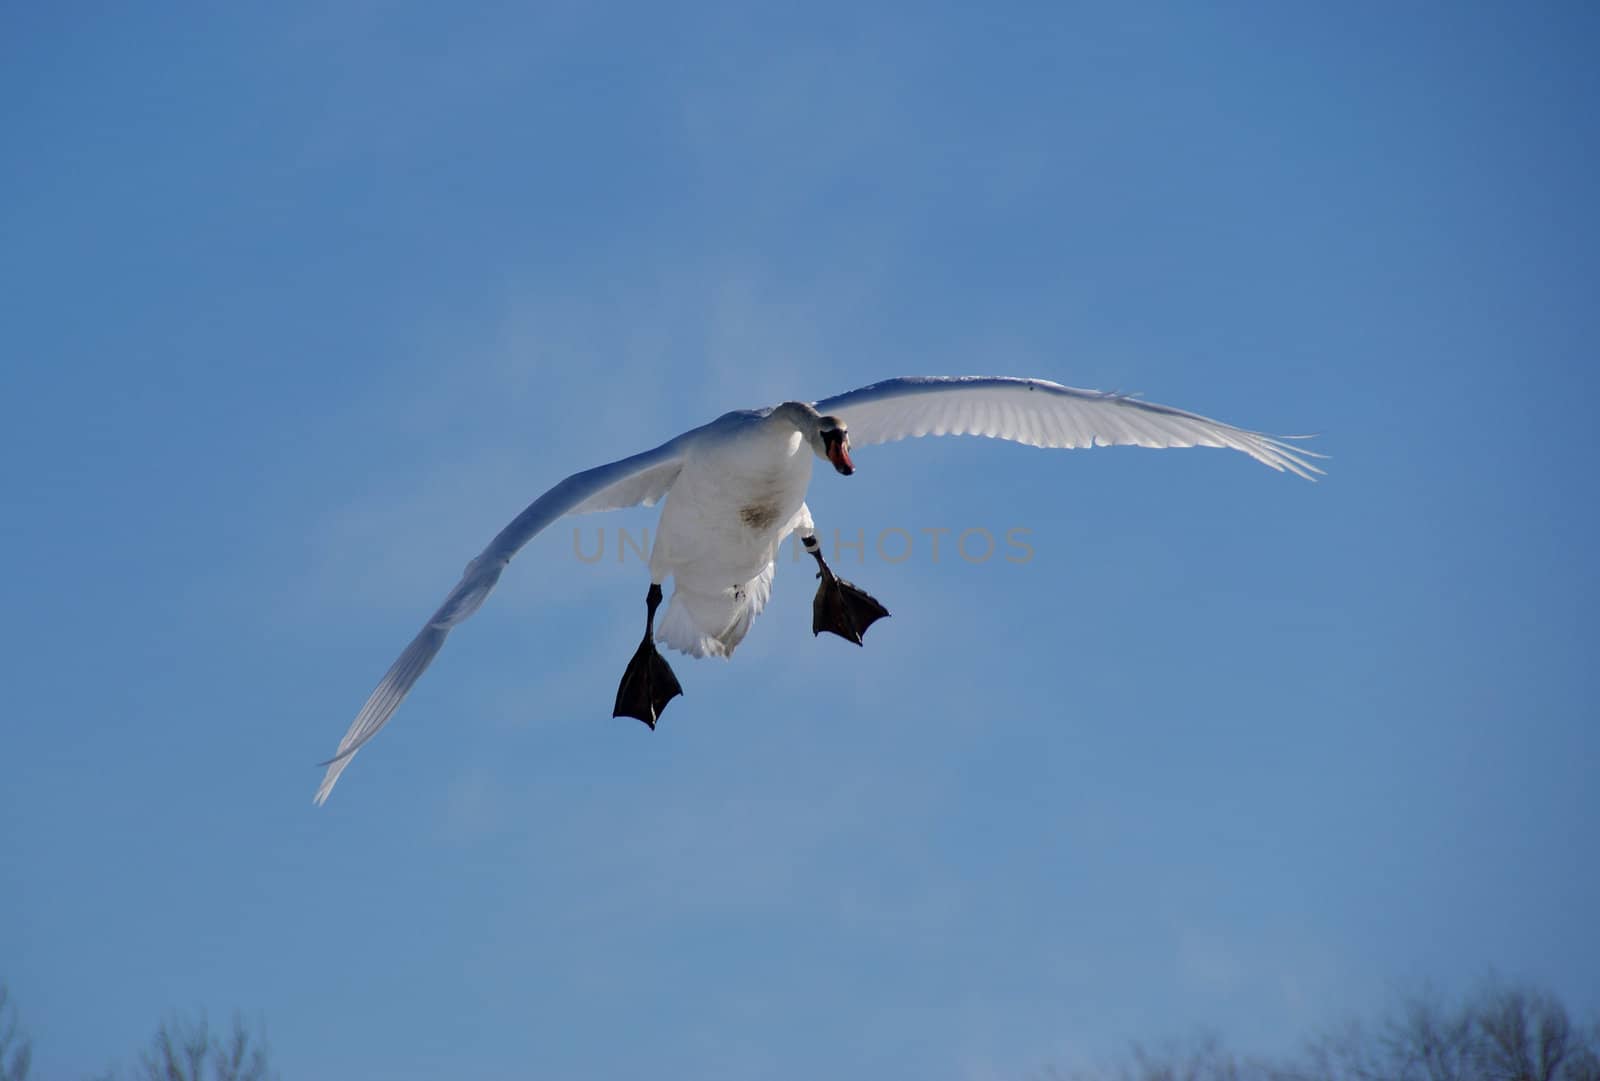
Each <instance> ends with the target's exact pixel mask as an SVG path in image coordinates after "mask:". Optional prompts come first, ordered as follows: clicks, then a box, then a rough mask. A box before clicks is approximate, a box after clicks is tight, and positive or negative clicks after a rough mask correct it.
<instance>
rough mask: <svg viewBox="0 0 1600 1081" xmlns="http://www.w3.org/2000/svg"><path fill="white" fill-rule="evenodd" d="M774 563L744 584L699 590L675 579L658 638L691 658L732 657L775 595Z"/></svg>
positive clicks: (657, 633)
mask: <svg viewBox="0 0 1600 1081" xmlns="http://www.w3.org/2000/svg"><path fill="white" fill-rule="evenodd" d="M774 569H775V568H774V565H773V564H771V563H768V564H767V566H766V568H765V569H764V570H763V571H762V572H761V573H760V574H758V575H756V576H755V577H754V578H752V579H750V581H748V582H746V583H745V584H744V585H742V586H730V587H728V588H726V589H719V590H709V591H708V590H696V589H689V588H685V587H684V586H683V585H681V584H679V583H678V582H677V581H674V582H673V588H672V599H671V600H669V601H668V602H667V610H666V612H665V613H664V614H663V615H662V617H661V622H660V623H659V624H658V625H657V627H656V640H657V641H659V642H663V643H665V644H666V645H667V647H668V648H669V649H675V650H677V651H678V652H680V653H687V654H689V655H690V656H692V657H731V656H733V651H734V648H735V647H736V646H738V644H739V643H740V642H742V641H743V640H744V636H745V634H746V633H747V632H748V631H749V630H750V624H751V623H753V622H755V618H756V616H758V615H760V614H761V609H763V608H765V607H766V606H767V598H769V597H771V596H772V575H773V571H774Z"/></svg>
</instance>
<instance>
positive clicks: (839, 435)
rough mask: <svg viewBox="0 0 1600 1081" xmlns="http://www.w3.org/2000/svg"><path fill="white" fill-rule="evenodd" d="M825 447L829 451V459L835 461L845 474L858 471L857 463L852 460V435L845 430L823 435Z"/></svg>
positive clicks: (835, 465) (834, 465)
mask: <svg viewBox="0 0 1600 1081" xmlns="http://www.w3.org/2000/svg"><path fill="white" fill-rule="evenodd" d="M822 438H823V449H824V450H826V451H827V452H828V461H830V462H832V463H833V468H835V469H837V470H838V471H839V472H840V473H843V474H844V475H845V476H847V477H848V476H849V475H850V474H851V473H854V472H855V471H856V467H855V463H854V462H852V461H851V460H850V437H849V436H847V435H845V434H844V433H843V432H829V433H828V434H827V435H824V436H823V437H822Z"/></svg>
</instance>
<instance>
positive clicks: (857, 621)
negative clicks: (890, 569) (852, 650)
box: [805, 537, 889, 646]
mask: <svg viewBox="0 0 1600 1081" xmlns="http://www.w3.org/2000/svg"><path fill="white" fill-rule="evenodd" d="M805 547H806V551H807V552H809V553H811V556H812V558H814V559H815V560H816V561H817V577H818V578H820V579H822V584H821V585H819V586H818V587H817V595H816V597H815V598H813V600H812V601H811V633H812V635H813V636H815V635H819V634H821V633H822V632H823V631H828V632H830V633H832V634H837V635H838V636H839V637H840V638H843V639H845V640H846V641H850V642H854V643H855V644H856V645H858V646H859V645H860V644H861V636H862V635H864V634H866V633H867V628H868V627H870V626H872V625H873V624H874V623H875V622H877V621H878V620H880V619H882V618H884V617H885V616H887V615H888V614H889V609H887V608H885V607H884V606H883V605H881V604H879V603H878V601H877V598H875V597H873V596H872V595H871V594H869V593H867V592H866V591H865V590H863V589H859V588H857V587H856V586H855V585H854V584H853V583H851V582H847V581H845V580H844V579H843V578H840V577H839V576H838V575H836V574H834V573H833V569H832V568H831V567H829V566H828V564H827V563H825V562H824V561H823V559H822V551H821V549H820V548H819V546H818V545H817V542H816V539H815V538H813V537H807V538H806V542H805Z"/></svg>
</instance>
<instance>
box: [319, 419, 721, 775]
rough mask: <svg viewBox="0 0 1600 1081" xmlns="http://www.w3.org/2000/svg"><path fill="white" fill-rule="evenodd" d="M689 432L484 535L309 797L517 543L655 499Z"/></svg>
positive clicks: (374, 724)
mask: <svg viewBox="0 0 1600 1081" xmlns="http://www.w3.org/2000/svg"><path fill="white" fill-rule="evenodd" d="M696 431H698V429H697V430H696ZM695 434H696V432H686V433H685V434H683V435H680V436H679V437H678V438H676V439H674V440H672V441H671V442H668V443H663V444H662V445H661V446H659V447H657V448H656V449H654V450H647V451H645V452H644V453H643V454H635V455H634V456H633V457H631V458H624V459H622V460H621V461H618V462H612V463H610V464H609V465H602V466H597V467H596V468H594V469H588V470H585V471H584V472H582V473H574V474H573V475H572V476H570V477H568V478H567V479H566V480H564V481H562V482H561V483H560V484H557V485H556V486H555V487H554V488H552V489H550V490H549V491H548V492H546V493H545V494H544V495H542V496H540V497H539V498H538V499H536V500H534V501H533V502H532V503H531V504H529V506H528V508H527V509H526V510H524V511H523V512H522V513H521V514H519V515H517V516H516V518H515V519H513V520H512V522H511V524H510V525H508V526H506V527H505V528H504V529H502V530H501V531H500V533H499V535H498V536H496V537H495V539H494V540H492V541H490V542H489V546H488V547H487V548H485V549H484V550H483V551H482V552H481V553H479V555H478V557H477V558H476V559H474V560H473V561H472V562H471V563H468V564H467V569H466V570H465V571H464V572H462V575H461V581H459V582H457V583H456V587H455V588H454V589H452V590H451V591H450V595H449V596H448V597H446V598H445V599H444V603H443V604H441V605H440V606H439V610H438V611H437V612H435V613H433V615H432V616H431V617H430V618H429V619H428V623H427V625H426V626H425V627H423V628H422V630H421V631H420V632H418V634H417V636H416V637H415V638H413V639H412V640H411V644H410V645H409V646H407V647H406V648H405V652H404V653H401V654H400V657H399V659H398V660H396V661H395V662H394V664H393V665H391V666H390V667H389V671H387V672H385V673H384V676H383V679H382V680H380V681H379V682H378V686H377V689H375V690H374V691H373V692H372V695H371V697H369V698H368V699H367V702H366V705H364V706H362V707H361V712H360V713H358V714H356V719H355V720H354V721H353V722H351V725H350V730H349V731H348V732H346V733H345V734H344V739H342V740H340V741H339V750H338V751H337V753H335V754H334V756H333V757H332V758H330V759H329V760H328V761H327V762H325V763H323V764H324V765H326V766H327V767H328V772H327V773H326V774H325V775H324V776H323V778H322V785H321V787H319V788H318V789H317V797H316V802H317V803H318V804H321V803H322V802H324V801H325V800H326V799H327V798H328V794H329V793H330V792H332V791H333V786H334V784H335V783H336V782H337V781H338V780H339V774H341V773H343V772H344V768H345V767H346V766H348V765H349V764H350V760H351V758H352V757H353V756H354V755H355V753H356V752H357V751H359V750H360V749H361V748H362V746H364V745H365V744H366V742H367V741H368V740H369V739H371V738H372V737H373V736H375V735H377V734H378V729H380V728H382V727H383V726H384V725H385V724H387V723H388V721H389V718H390V717H392V716H394V711H395V710H396V709H398V708H399V707H400V703H401V701H403V700H404V699H405V696H406V694H407V693H408V692H409V691H410V690H411V688H412V687H413V686H414V685H415V684H416V682H417V680H418V679H419V678H421V676H422V673H423V672H425V671H427V668H428V665H429V664H431V663H433V658H434V657H436V656H438V653H439V649H440V647H441V646H443V645H444V640H445V637H446V636H447V635H449V633H450V628H452V627H454V626H455V625H456V624H457V623H460V622H461V621H462V620H464V619H466V618H467V617H468V616H470V615H472V613H474V612H476V611H477V610H478V609H479V608H480V607H481V606H482V605H483V602H484V600H485V599H486V598H487V597H488V596H489V592H490V591H491V590H493V589H494V587H495V583H497V582H499V581H500V574H501V572H502V571H504V570H505V569H506V564H508V563H510V562H511V557H512V556H514V555H516V554H517V552H518V551H519V550H521V548H522V546H523V545H525V544H527V543H528V542H529V541H531V540H532V539H533V538H534V537H535V536H537V535H538V533H539V531H540V530H542V529H544V528H545V527H546V526H548V525H549V524H550V523H551V522H553V521H555V520H556V519H557V518H560V517H562V516H563V515H567V514H583V513H586V512H588V511H597V510H615V509H617V508H620V507H632V506H637V505H639V504H641V503H642V504H644V505H646V506H649V505H651V504H653V503H655V502H656V501H657V500H659V499H660V498H661V497H662V496H664V495H666V494H667V489H668V488H671V487H672V482H673V481H674V480H676V479H677V477H678V470H679V469H681V468H682V466H683V451H684V449H685V447H686V445H687V443H688V441H689V439H690V437H691V436H693V435H695Z"/></svg>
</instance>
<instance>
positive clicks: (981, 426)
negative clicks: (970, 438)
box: [816, 376, 1323, 480]
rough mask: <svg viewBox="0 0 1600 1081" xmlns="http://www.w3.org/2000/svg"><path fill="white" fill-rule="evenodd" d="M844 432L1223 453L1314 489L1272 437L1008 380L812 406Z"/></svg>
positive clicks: (864, 394) (856, 439)
mask: <svg viewBox="0 0 1600 1081" xmlns="http://www.w3.org/2000/svg"><path fill="white" fill-rule="evenodd" d="M816 408H817V411H818V412H819V413H823V414H825V415H831V416H836V417H838V418H839V419H841V420H843V421H844V422H845V424H846V426H848V428H849V429H850V443H851V445H853V446H862V445H867V444H871V443H891V442H893V441H895V440H897V439H905V438H906V437H908V436H919V435H982V436H989V437H991V438H994V439H1008V440H1011V441H1012V442H1015V443H1026V444H1027V445H1029V446H1031V447H1105V446H1130V445H1131V446H1139V447H1227V448H1229V449H1232V450H1238V451H1243V452H1244V453H1245V454H1248V455H1250V457H1252V458H1254V459H1255V460H1256V461H1258V462H1261V463H1262V464H1263V465H1267V466H1271V467H1272V468H1273V469H1276V470H1278V471H1279V472H1282V471H1284V470H1288V471H1289V472H1291V473H1294V474H1295V475H1296V476H1300V477H1304V478H1306V479H1307V480H1315V479H1316V478H1315V477H1314V476H1313V475H1312V474H1317V473H1321V472H1322V470H1321V469H1318V468H1317V466H1316V465H1315V464H1313V463H1312V462H1311V461H1310V459H1312V458H1321V457H1323V455H1321V454H1316V453H1314V452H1312V451H1308V450H1303V449H1301V448H1299V447H1295V446H1292V445H1290V444H1289V443H1288V442H1286V440H1289V439H1296V438H1305V437H1304V436H1271V435H1264V434H1262V433H1260V432H1252V431H1248V430H1246V429H1244V428H1235V427H1234V426H1233V425H1231V424H1224V423H1222V422H1221V421H1219V420H1212V419H1210V418H1209V417H1202V416H1199V415H1198V414H1195V413H1187V412H1185V411H1184V410H1182V409H1174V408H1172V407H1171V406H1166V405H1156V404H1155V403H1154V402H1145V401H1140V400H1139V399H1137V398H1131V397H1128V396H1127V395H1123V394H1107V393H1104V392H1102V391H1098V390H1079V389H1077V388H1075V387H1064V386H1062V385H1061V384H1059V383H1052V382H1050V381H1049V380H1045V379H1016V378H1011V377H1008V376H910V377H907V378H903V379H887V380H885V381H883V382H881V383H874V384H872V385H871V386H868V387H862V388H861V389H859V390H852V391H850V392H849V393H847V394H840V395H837V396H835V397H832V398H825V399H823V400H822V401H820V402H817V403H816Z"/></svg>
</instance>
